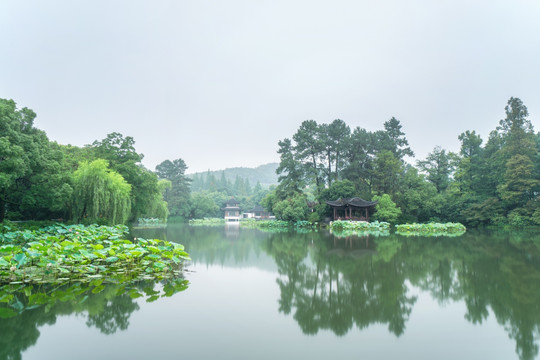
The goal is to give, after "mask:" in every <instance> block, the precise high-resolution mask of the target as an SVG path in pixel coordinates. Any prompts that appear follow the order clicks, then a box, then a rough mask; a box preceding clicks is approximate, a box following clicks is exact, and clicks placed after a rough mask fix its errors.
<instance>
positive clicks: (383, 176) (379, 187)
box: [372, 150, 403, 195]
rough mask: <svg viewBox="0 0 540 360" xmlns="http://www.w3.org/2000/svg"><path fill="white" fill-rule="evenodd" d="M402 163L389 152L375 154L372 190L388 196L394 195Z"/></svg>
mask: <svg viewBox="0 0 540 360" xmlns="http://www.w3.org/2000/svg"><path fill="white" fill-rule="evenodd" d="M402 171H403V163H402V162H401V161H400V160H399V159H397V158H396V157H395V156H394V154H393V153H392V152H391V151H389V150H384V151H381V152H379V153H378V154H377V156H376V158H375V161H374V166H373V187H372V188H373V190H374V191H376V192H379V193H386V194H390V195H394V194H396V192H397V191H398V186H399V177H400V175H401V173H402Z"/></svg>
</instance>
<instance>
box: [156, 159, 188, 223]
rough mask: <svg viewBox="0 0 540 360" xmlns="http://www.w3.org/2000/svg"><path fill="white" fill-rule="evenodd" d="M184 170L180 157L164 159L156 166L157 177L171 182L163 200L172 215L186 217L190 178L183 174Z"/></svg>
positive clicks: (185, 168) (184, 165)
mask: <svg viewBox="0 0 540 360" xmlns="http://www.w3.org/2000/svg"><path fill="white" fill-rule="evenodd" d="M186 170H187V165H186V163H185V162H184V160H182V159H176V160H173V161H170V160H165V161H163V162H162V163H161V164H159V165H157V166H156V173H157V175H158V177H159V178H160V179H167V180H169V181H170V182H171V188H170V189H168V190H167V191H166V192H165V201H167V203H168V205H169V212H170V214H171V215H172V216H183V217H187V216H189V213H190V205H189V197H190V191H191V190H190V183H191V179H189V178H188V177H187V176H186V175H185V172H186Z"/></svg>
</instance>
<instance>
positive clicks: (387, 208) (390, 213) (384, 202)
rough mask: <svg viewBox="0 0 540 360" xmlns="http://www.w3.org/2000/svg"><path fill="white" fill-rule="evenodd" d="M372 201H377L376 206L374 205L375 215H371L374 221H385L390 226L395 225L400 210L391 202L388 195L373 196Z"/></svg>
mask: <svg viewBox="0 0 540 360" xmlns="http://www.w3.org/2000/svg"><path fill="white" fill-rule="evenodd" d="M372 201H378V204H377V205H375V214H374V215H373V219H374V220H377V221H387V222H389V223H392V224H395V223H396V221H397V219H398V218H399V216H400V215H401V209H400V208H398V207H397V206H396V204H395V203H394V202H393V201H392V198H391V197H390V195H388V194H382V195H381V196H379V195H375V196H374V197H373V199H372Z"/></svg>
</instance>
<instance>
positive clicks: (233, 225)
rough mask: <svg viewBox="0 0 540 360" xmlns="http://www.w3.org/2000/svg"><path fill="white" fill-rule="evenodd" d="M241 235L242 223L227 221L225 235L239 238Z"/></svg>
mask: <svg viewBox="0 0 540 360" xmlns="http://www.w3.org/2000/svg"><path fill="white" fill-rule="evenodd" d="M239 236H240V223H239V222H238V221H237V222H226V223H225V237H226V238H228V239H229V238H234V239H237V238H238V237H239Z"/></svg>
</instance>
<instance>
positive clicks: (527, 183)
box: [498, 154, 540, 209]
mask: <svg viewBox="0 0 540 360" xmlns="http://www.w3.org/2000/svg"><path fill="white" fill-rule="evenodd" d="M533 170H534V165H533V162H532V161H531V159H530V158H529V157H528V156H525V155H519V154H518V155H514V156H513V157H512V158H510V159H509V160H508V161H507V163H506V173H505V175H504V179H505V181H504V183H503V184H502V185H500V186H499V187H498V191H499V194H500V196H501V199H502V200H503V202H504V203H505V204H506V206H507V207H508V208H509V209H514V208H516V207H524V206H525V204H526V203H527V202H528V201H530V200H532V199H534V198H535V196H536V194H535V193H534V191H533V189H535V188H537V187H538V186H540V180H538V179H536V178H534V172H533Z"/></svg>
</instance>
